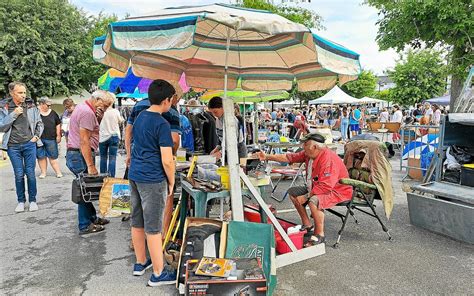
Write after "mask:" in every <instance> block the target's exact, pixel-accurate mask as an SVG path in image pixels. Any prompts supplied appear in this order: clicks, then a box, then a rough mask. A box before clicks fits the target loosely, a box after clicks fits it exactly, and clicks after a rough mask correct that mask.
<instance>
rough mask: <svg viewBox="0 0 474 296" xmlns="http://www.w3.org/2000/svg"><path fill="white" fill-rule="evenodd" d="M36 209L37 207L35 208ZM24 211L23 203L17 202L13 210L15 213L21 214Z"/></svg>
mask: <svg viewBox="0 0 474 296" xmlns="http://www.w3.org/2000/svg"><path fill="white" fill-rule="evenodd" d="M36 207H37V208H38V206H36ZM24 211H25V203H24V202H19V203H18V205H17V206H16V208H15V212H17V213H21V212H24Z"/></svg>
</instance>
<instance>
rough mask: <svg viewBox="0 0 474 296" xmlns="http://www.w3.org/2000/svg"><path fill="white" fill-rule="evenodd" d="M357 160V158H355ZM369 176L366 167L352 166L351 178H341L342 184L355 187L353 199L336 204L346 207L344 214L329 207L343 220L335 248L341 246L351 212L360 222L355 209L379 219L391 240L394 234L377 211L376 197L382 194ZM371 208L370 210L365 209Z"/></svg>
mask: <svg viewBox="0 0 474 296" xmlns="http://www.w3.org/2000/svg"><path fill="white" fill-rule="evenodd" d="M355 161H357V159H355ZM369 176H370V172H368V171H367V170H364V169H359V168H351V169H350V170H349V177H350V179H341V180H340V181H339V182H340V183H342V184H346V185H350V186H352V188H353V193H352V199H351V200H349V201H345V202H341V203H338V204H337V205H336V207H345V208H346V213H345V214H342V213H339V212H337V211H335V210H333V209H328V210H327V211H328V212H330V213H332V214H334V215H336V216H338V217H339V218H341V220H342V226H341V229H340V230H339V231H338V237H337V241H336V243H335V244H334V246H333V247H334V248H337V247H338V246H339V242H340V240H341V236H342V232H343V231H344V228H345V227H346V224H347V220H348V218H349V214H350V215H351V216H352V217H353V218H354V220H355V222H356V224H359V221H358V220H357V218H356V217H355V215H354V210H358V211H360V212H362V213H365V214H367V215H369V216H371V217H374V218H376V219H377V221H378V222H379V223H380V225H381V226H382V229H383V231H384V232H386V233H387V235H388V239H389V240H391V239H392V236H391V235H390V233H389V231H388V228H387V227H386V226H385V224H384V223H383V222H382V220H381V219H380V217H379V215H378V214H377V212H376V211H375V204H374V200H375V199H381V198H380V194H379V192H378V190H377V187H376V186H375V185H374V184H372V183H369ZM364 208H365V209H370V212H369V211H368V210H367V211H366V210H365V209H364Z"/></svg>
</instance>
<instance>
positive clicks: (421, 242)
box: [0, 143, 474, 295]
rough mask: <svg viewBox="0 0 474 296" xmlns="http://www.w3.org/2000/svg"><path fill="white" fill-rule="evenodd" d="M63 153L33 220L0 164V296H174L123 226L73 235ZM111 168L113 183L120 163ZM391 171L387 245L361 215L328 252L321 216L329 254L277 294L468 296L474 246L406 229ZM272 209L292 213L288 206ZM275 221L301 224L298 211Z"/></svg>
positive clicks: (331, 232) (282, 279)
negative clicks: (139, 265)
mask: <svg viewBox="0 0 474 296" xmlns="http://www.w3.org/2000/svg"><path fill="white" fill-rule="evenodd" d="M63 145H64V143H63ZM63 147H64V146H63ZM61 155H62V157H61V166H62V168H63V172H65V177H64V178H62V179H57V178H55V177H54V176H53V174H52V172H51V171H49V175H48V177H47V178H46V179H43V180H40V179H37V182H38V205H39V207H40V210H39V211H38V212H35V213H29V212H25V213H21V214H15V213H14V208H15V205H16V195H15V191H14V179H13V173H12V169H11V166H10V164H9V163H7V164H5V163H2V162H0V180H1V181H0V192H1V202H2V209H3V211H2V214H1V215H0V229H1V230H0V231H1V232H0V238H1V240H0V250H1V258H2V260H1V262H2V263H1V267H0V268H1V271H0V277H1V287H0V294H7V295H13V294H15V295H17V294H22V295H78V294H81V295H114V294H115V295H148V294H152V293H153V294H155V295H174V294H176V290H175V289H174V287H161V288H149V287H146V286H145V284H146V281H147V280H148V277H149V273H147V274H146V275H145V276H144V277H133V276H132V275H131V270H132V264H133V261H134V257H133V253H132V252H131V251H130V250H129V226H128V222H122V221H121V220H120V219H119V218H113V219H111V223H110V224H109V225H108V226H107V230H106V231H105V232H102V233H99V234H95V235H90V236H84V237H80V236H79V235H78V234H77V223H76V219H77V218H76V215H77V213H76V212H77V211H76V206H75V205H74V204H73V203H72V202H71V201H70V184H71V181H72V175H71V174H70V173H69V171H68V170H67V168H66V167H65V164H64V157H63V156H64V148H63V149H62V151H61ZM118 164H119V166H118V173H117V175H118V176H120V175H122V174H123V158H122V157H119V158H118ZM392 164H393V165H394V189H395V192H396V196H395V207H394V211H393V215H392V218H391V219H390V221H389V222H388V226H389V228H390V231H391V233H392V236H393V237H394V240H393V241H392V242H389V241H387V237H386V235H385V233H383V231H382V230H381V228H380V226H379V225H378V224H377V223H376V221H375V219H373V218H370V217H368V216H365V215H362V214H359V215H358V218H359V220H360V222H361V223H360V225H356V224H355V223H353V221H351V222H349V223H348V225H347V228H346V231H345V233H344V236H343V239H342V242H341V246H340V248H339V249H333V248H331V247H330V246H331V245H332V244H333V243H334V241H335V238H336V235H337V230H338V228H339V227H340V220H339V219H338V218H335V217H333V216H327V220H326V221H327V222H326V236H327V240H328V244H327V246H326V254H325V255H323V256H320V257H316V258H313V259H310V260H307V261H304V262H301V263H298V264H294V265H292V266H287V267H284V268H281V269H279V270H278V287H277V290H276V293H275V294H276V295H316V294H331V295H341V294H372V295H375V294H377V295H380V294H465V295H467V294H472V292H473V291H474V286H473V278H474V247H473V246H471V245H466V244H463V243H460V242H457V241H454V240H451V239H449V238H446V237H443V236H440V235H436V234H433V233H430V232H428V231H425V230H422V229H419V228H416V227H414V226H412V225H410V223H409V218H408V209H407V202H406V195H405V194H404V192H403V191H402V185H401V183H400V180H401V176H402V175H401V174H400V173H399V172H398V171H397V170H398V163H397V162H395V161H393V162H392ZM37 174H39V171H37ZM284 187H285V186H282V187H281V188H284ZM270 203H272V204H273V205H275V206H276V207H277V208H278V209H289V208H291V206H290V204H289V202H288V201H287V200H286V201H285V202H283V203H281V204H278V203H277V202H275V201H273V200H272V201H270ZM378 209H379V211H380V212H381V210H382V208H381V206H379V208H378ZM280 216H281V217H283V218H287V219H290V220H294V221H296V222H298V219H297V214H296V213H286V214H282V215H280Z"/></svg>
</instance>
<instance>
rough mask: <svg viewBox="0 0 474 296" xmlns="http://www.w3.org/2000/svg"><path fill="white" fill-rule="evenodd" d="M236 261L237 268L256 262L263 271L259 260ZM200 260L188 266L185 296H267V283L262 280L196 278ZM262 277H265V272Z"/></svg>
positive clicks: (189, 263)
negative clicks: (196, 268) (196, 269)
mask: <svg viewBox="0 0 474 296" xmlns="http://www.w3.org/2000/svg"><path fill="white" fill-rule="evenodd" d="M233 260H235V261H236V264H237V268H238V269H239V265H241V264H248V263H249V262H255V264H258V267H259V268H260V269H261V264H260V262H259V261H258V259H257V258H242V259H233ZM198 263H199V260H189V261H188V262H187V264H186V282H185V295H189V296H198V295H199V296H202V295H219V296H221V295H222V296H227V295H228V296H234V295H252V296H253V295H262V296H263V295H266V291H267V282H266V279H265V278H262V279H236V280H234V279H226V278H216V277H204V276H196V275H195V274H194V269H195V267H196V265H197V264H198ZM261 275H262V276H264V273H263V270H262V271H261Z"/></svg>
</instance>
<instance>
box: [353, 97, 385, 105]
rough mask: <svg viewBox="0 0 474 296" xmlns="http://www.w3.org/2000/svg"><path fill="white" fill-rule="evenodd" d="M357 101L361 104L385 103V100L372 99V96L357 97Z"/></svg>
mask: <svg viewBox="0 0 474 296" xmlns="http://www.w3.org/2000/svg"><path fill="white" fill-rule="evenodd" d="M359 102H361V103H363V104H372V103H385V102H387V101H384V100H379V99H374V98H369V97H363V98H361V99H359Z"/></svg>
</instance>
